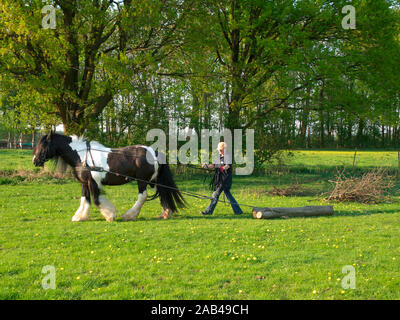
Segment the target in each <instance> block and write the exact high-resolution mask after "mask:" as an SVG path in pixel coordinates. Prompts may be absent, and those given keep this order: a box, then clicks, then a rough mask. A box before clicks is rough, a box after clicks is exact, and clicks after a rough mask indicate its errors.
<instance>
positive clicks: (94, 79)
mask: <svg viewBox="0 0 400 320" xmlns="http://www.w3.org/2000/svg"><path fill="white" fill-rule="evenodd" d="M48 3H50V4H51V5H53V6H54V8H55V9H56V17H57V24H56V28H55V29H54V30H53V29H44V28H43V27H42V26H41V21H42V18H43V15H42V14H41V8H42V6H43V3H42V1H41V0H31V1H22V0H4V1H2V2H1V4H0V72H1V73H2V75H1V79H0V81H1V83H0V85H1V86H2V87H3V88H4V87H12V86H18V87H19V90H18V94H19V95H21V96H22V95H25V96H29V95H30V94H31V92H32V91H35V92H37V93H39V94H40V96H41V97H42V98H43V101H42V106H41V108H42V110H43V111H45V112H46V113H48V114H55V115H57V117H58V118H59V119H60V120H61V122H62V123H63V125H64V129H65V131H66V133H68V134H71V133H76V134H82V133H83V132H84V131H85V129H86V128H88V127H89V128H90V127H91V126H93V125H95V124H96V121H97V119H98V117H99V115H100V114H101V113H102V111H103V110H104V108H105V107H106V106H107V105H108V104H109V103H110V102H111V101H112V99H113V97H114V95H115V94H116V93H117V92H118V90H119V89H120V88H121V87H123V86H124V85H125V84H126V83H127V82H129V79H130V77H131V76H132V75H133V74H135V73H137V72H145V71H146V68H148V67H153V66H154V64H156V63H157V62H159V61H160V59H162V57H163V56H164V55H165V54H167V50H166V51H164V48H165V47H166V46H168V45H171V44H172V43H173V42H174V41H175V40H176V38H175V37H174V36H175V30H176V28H177V24H178V21H179V19H181V17H182V15H180V14H179V13H180V10H181V8H180V5H179V1H174V0H165V1H155V0H141V1H134V0H124V1H111V0H55V1H48ZM22 100H25V99H22Z"/></svg>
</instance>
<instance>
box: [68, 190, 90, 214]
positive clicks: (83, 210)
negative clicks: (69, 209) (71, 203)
mask: <svg viewBox="0 0 400 320" xmlns="http://www.w3.org/2000/svg"><path fill="white" fill-rule="evenodd" d="M89 210H90V192H89V187H88V185H87V184H82V196H81V205H80V206H79V208H78V210H76V212H75V215H74V216H73V217H72V221H74V222H75V221H86V220H89Z"/></svg>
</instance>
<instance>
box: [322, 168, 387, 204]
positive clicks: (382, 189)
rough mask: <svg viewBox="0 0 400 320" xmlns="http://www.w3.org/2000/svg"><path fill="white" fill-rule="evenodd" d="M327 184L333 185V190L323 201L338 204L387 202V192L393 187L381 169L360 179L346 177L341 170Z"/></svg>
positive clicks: (370, 172) (384, 171)
mask: <svg viewBox="0 0 400 320" xmlns="http://www.w3.org/2000/svg"><path fill="white" fill-rule="evenodd" d="M329 182H331V183H332V184H333V190H332V191H331V192H330V193H329V195H328V196H327V197H326V198H325V199H326V200H331V201H339V202H343V201H354V202H360V203H379V202H382V201H385V200H388V196H389V190H390V189H391V188H392V187H393V186H394V183H393V179H392V178H391V177H390V176H389V175H388V174H387V171H386V170H384V169H382V168H379V169H376V170H372V171H369V172H367V173H365V174H364V175H362V176H361V177H352V176H350V177H349V176H346V175H345V172H344V170H343V171H341V172H338V174H337V176H336V179H335V180H331V181H329Z"/></svg>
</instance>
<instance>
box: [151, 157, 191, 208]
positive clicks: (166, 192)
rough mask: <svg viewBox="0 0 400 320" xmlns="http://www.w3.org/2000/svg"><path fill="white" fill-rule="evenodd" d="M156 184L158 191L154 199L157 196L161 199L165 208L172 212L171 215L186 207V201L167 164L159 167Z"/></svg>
mask: <svg viewBox="0 0 400 320" xmlns="http://www.w3.org/2000/svg"><path fill="white" fill-rule="evenodd" d="M155 184H156V190H157V191H156V194H155V195H154V198H155V197H157V196H158V197H160V202H161V205H162V207H163V208H168V209H170V210H171V213H174V212H176V211H178V208H179V209H181V208H184V207H185V204H186V202H185V199H184V198H183V196H182V194H181V193H180V191H179V189H178V187H177V186H176V184H175V181H174V177H173V174H172V172H171V169H170V168H169V165H168V163H167V162H164V163H161V164H160V165H159V168H158V173H157V177H156V181H155Z"/></svg>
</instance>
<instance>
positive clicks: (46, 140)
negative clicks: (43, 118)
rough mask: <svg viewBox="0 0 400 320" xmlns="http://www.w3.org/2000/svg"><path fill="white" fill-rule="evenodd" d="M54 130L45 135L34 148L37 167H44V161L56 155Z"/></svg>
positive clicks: (34, 160)
mask: <svg viewBox="0 0 400 320" xmlns="http://www.w3.org/2000/svg"><path fill="white" fill-rule="evenodd" d="M54 136H55V135H54V134H53V132H51V133H49V134H47V135H45V136H43V137H42V138H41V139H40V140H39V142H38V144H37V145H36V147H35V148H34V149H33V159H32V162H33V164H34V165H35V166H36V167H43V165H44V163H45V162H46V161H48V160H50V159H51V158H54V157H55V156H56V148H55V143H54Z"/></svg>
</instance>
